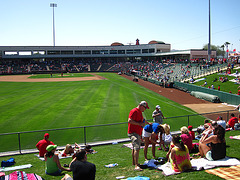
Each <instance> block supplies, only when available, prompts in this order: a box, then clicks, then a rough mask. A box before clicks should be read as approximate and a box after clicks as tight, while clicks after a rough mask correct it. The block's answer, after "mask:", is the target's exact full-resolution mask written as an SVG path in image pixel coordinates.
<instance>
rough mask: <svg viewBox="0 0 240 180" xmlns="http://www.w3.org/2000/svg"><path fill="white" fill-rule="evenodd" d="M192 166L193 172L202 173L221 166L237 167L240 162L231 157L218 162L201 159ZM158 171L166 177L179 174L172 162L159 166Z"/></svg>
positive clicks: (192, 162) (196, 160) (192, 161)
mask: <svg viewBox="0 0 240 180" xmlns="http://www.w3.org/2000/svg"><path fill="white" fill-rule="evenodd" d="M191 164H192V170H193V171H200V170H206V169H212V168H214V167H219V166H236V165H240V161H239V160H238V159H236V158H230V157H226V158H224V159H220V160H216V161H209V160H207V159H205V158H200V159H192V160H191ZM157 169H158V170H162V171H163V174H164V175H165V176H170V175H174V174H179V172H175V171H174V170H173V169H172V167H171V163H170V162H167V163H165V164H163V165H159V166H157Z"/></svg>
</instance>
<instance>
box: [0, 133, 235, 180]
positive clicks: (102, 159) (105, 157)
mask: <svg viewBox="0 0 240 180" xmlns="http://www.w3.org/2000/svg"><path fill="white" fill-rule="evenodd" d="M239 134H240V131H228V132H226V136H225V137H226V143H227V156H229V157H235V158H238V159H240V152H239V149H240V143H239V142H240V141H239V140H234V139H230V138H229V136H234V135H239ZM93 149H94V150H96V151H98V153H96V154H90V155H88V161H89V162H92V163H94V164H95V165H96V168H97V173H96V179H99V180H105V179H106V180H109V179H116V177H117V176H125V177H126V178H127V177H135V176H147V177H149V178H150V179H162V178H163V179H211V180H215V179H221V178H219V177H217V176H215V175H211V174H208V173H206V172H205V171H194V172H189V173H181V174H179V175H172V176H168V177H165V176H163V175H162V173H161V171H158V170H150V169H145V170H144V171H142V172H136V171H134V170H133V169H134V167H133V166H132V165H131V163H132V162H131V161H132V158H131V149H129V148H126V147H124V148H123V147H122V144H116V145H104V146H95V147H93ZM156 156H157V157H165V156H166V152H164V151H159V150H156ZM12 157H14V158H15V161H16V164H15V165H24V164H32V165H33V167H31V168H29V169H23V171H25V172H27V173H36V174H38V175H40V176H42V177H43V178H45V179H46V180H55V179H56V180H57V179H58V180H59V179H60V177H53V176H48V175H45V170H44V169H45V162H44V161H40V160H39V159H38V158H37V157H35V156H34V155H33V154H27V155H16V156H12ZM9 158H10V157H0V161H2V160H7V159H9ZM148 158H151V149H150V148H149V150H148ZM70 161H71V158H67V159H61V160H60V162H61V164H62V165H63V164H64V163H66V164H69V163H70ZM112 163H118V166H116V167H114V168H106V167H104V165H107V164H112ZM139 163H141V164H143V163H144V155H143V150H142V149H141V150H140V157H139ZM11 172H12V171H10V172H6V174H9V173H11ZM69 174H70V175H72V173H71V172H69Z"/></svg>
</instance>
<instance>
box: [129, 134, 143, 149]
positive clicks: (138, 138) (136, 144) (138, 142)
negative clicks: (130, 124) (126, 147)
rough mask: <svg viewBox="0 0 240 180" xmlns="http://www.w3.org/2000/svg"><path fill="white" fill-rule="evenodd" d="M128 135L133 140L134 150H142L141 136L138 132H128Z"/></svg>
mask: <svg viewBox="0 0 240 180" xmlns="http://www.w3.org/2000/svg"><path fill="white" fill-rule="evenodd" d="M128 137H129V138H130V139H131V141H132V146H133V149H134V150H140V147H141V136H140V135H139V134H137V133H131V134H128Z"/></svg>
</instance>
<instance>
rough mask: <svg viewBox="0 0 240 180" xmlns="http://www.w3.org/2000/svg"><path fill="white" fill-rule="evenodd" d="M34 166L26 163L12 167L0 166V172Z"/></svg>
mask: <svg viewBox="0 0 240 180" xmlns="http://www.w3.org/2000/svg"><path fill="white" fill-rule="evenodd" d="M30 167H32V165H31V164H25V165H20V166H11V167H4V168H0V172H6V171H13V170H17V169H26V168H30Z"/></svg>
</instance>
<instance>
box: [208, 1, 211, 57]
mask: <svg viewBox="0 0 240 180" xmlns="http://www.w3.org/2000/svg"><path fill="white" fill-rule="evenodd" d="M208 19H209V30H208V61H210V59H211V14H210V0H209V16H208Z"/></svg>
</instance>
